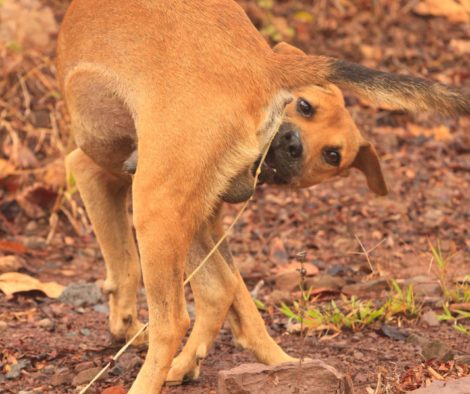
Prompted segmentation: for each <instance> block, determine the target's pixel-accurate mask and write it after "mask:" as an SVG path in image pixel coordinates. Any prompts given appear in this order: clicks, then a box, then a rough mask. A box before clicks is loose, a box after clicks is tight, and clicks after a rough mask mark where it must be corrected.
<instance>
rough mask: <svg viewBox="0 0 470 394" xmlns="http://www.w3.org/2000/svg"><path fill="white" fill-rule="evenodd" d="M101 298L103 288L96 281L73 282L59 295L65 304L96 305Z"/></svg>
mask: <svg viewBox="0 0 470 394" xmlns="http://www.w3.org/2000/svg"><path fill="white" fill-rule="evenodd" d="M100 300H101V290H100V289H99V287H98V286H97V285H96V284H95V283H72V284H71V285H69V286H67V287H66V288H65V289H64V291H63V293H62V294H61V295H60V297H59V301H60V302H62V303H64V304H70V305H74V306H76V307H82V306H85V305H96V304H98V303H99V301H100Z"/></svg>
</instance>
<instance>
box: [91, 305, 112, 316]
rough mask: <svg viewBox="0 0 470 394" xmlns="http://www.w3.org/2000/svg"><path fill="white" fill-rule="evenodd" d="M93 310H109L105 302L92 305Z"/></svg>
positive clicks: (99, 311)
mask: <svg viewBox="0 0 470 394" xmlns="http://www.w3.org/2000/svg"><path fill="white" fill-rule="evenodd" d="M93 310H94V311H95V312H98V313H105V314H106V313H108V312H109V307H108V305H106V304H98V305H95V306H93Z"/></svg>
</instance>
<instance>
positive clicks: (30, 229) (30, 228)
mask: <svg viewBox="0 0 470 394" xmlns="http://www.w3.org/2000/svg"><path fill="white" fill-rule="evenodd" d="M37 229H38V224H37V223H36V221H35V220H31V221H30V222H28V224H27V225H26V226H25V228H24V233H25V234H26V235H32V234H34V233H35V232H36V231H37Z"/></svg>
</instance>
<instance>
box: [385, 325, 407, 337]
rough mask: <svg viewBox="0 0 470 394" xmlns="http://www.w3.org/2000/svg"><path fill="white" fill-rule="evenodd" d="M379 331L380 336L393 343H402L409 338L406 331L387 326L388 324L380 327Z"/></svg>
mask: <svg viewBox="0 0 470 394" xmlns="http://www.w3.org/2000/svg"><path fill="white" fill-rule="evenodd" d="M380 331H381V332H382V334H384V335H385V336H387V337H389V338H391V339H394V340H395V341H404V340H406V339H407V338H408V337H409V334H408V332H407V331H405V330H403V329H401V328H398V327H394V326H389V325H388V324H383V325H382V327H380Z"/></svg>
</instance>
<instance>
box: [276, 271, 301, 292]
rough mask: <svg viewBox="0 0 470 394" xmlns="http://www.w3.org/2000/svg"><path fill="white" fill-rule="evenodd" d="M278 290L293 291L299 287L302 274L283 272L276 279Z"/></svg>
mask: <svg viewBox="0 0 470 394" xmlns="http://www.w3.org/2000/svg"><path fill="white" fill-rule="evenodd" d="M274 281H275V282H276V288H277V289H278V290H281V291H292V290H294V289H297V288H298V287H299V283H300V273H299V272H298V271H282V272H279V273H278V274H276V276H275V277H274Z"/></svg>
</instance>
